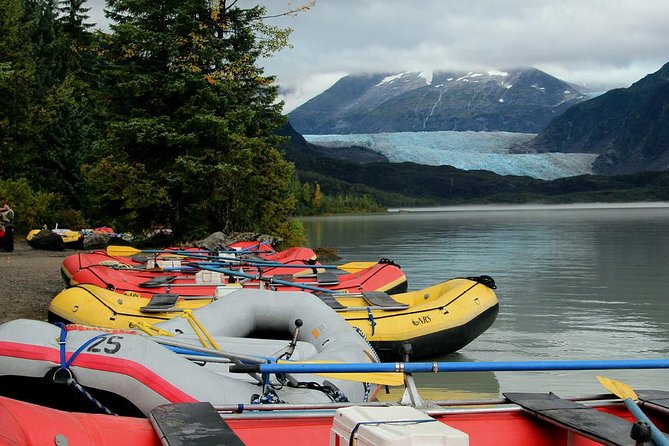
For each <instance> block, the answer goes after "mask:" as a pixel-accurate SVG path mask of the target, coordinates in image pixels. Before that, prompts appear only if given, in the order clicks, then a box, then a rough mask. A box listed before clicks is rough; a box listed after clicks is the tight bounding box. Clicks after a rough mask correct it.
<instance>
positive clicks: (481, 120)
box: [288, 68, 587, 134]
mask: <svg viewBox="0 0 669 446" xmlns="http://www.w3.org/2000/svg"><path fill="white" fill-rule="evenodd" d="M585 99H587V95H586V92H585V91H584V90H583V89H581V88H578V87H575V86H573V85H571V84H568V83H566V82H564V81H561V80H560V79H557V78H555V77H553V76H551V75H549V74H546V73H544V72H543V71H540V70H537V69H535V68H520V69H512V70H506V71H490V72H480V73H475V72H434V73H428V72H421V73H417V72H408V73H401V74H388V73H385V74H365V75H349V76H346V77H344V78H342V79H340V80H339V81H338V82H337V83H335V84H334V85H333V86H332V87H330V88H329V89H328V90H326V91H324V92H323V93H321V94H320V95H318V96H316V97H314V98H313V99H311V100H310V101H308V102H306V103H305V104H303V105H301V106H300V107H298V108H296V109H295V110H293V111H292V112H290V113H289V114H288V119H289V120H290V122H291V124H292V125H293V126H294V127H295V129H296V130H297V131H298V132H300V133H302V134H350V133H380V132H424V131H439V130H458V131H464V130H472V131H508V132H521V133H538V132H539V131H540V130H541V129H543V128H544V126H545V125H546V124H547V123H548V122H549V121H550V120H551V119H552V118H554V117H555V116H557V115H559V114H560V113H562V112H563V111H564V110H566V109H567V108H568V107H569V106H571V105H573V104H576V103H578V102H580V101H583V100H585Z"/></svg>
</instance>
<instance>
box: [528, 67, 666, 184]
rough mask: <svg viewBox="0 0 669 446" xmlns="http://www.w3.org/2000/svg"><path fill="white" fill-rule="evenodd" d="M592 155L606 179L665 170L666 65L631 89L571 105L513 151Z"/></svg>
mask: <svg viewBox="0 0 669 446" xmlns="http://www.w3.org/2000/svg"><path fill="white" fill-rule="evenodd" d="M516 150H517V151H535V152H576V153H596V154H598V155H599V156H598V157H597V159H596V161H595V163H594V165H593V169H594V171H595V172H597V173H600V174H605V175H612V174H627V173H633V172H641V171H664V170H666V169H668V168H669V63H667V64H665V65H664V66H663V67H662V68H661V69H660V70H659V71H657V72H655V73H653V74H649V75H648V76H646V77H644V78H643V79H641V80H639V81H638V82H636V83H634V84H633V85H632V86H631V87H629V88H620V89H616V90H611V91H609V92H607V93H605V94H603V95H601V96H598V97H596V98H593V99H591V100H589V101H586V102H582V103H580V104H577V105H574V106H573V107H571V108H570V109H568V110H567V111H565V113H563V114H562V115H560V116H558V117H556V118H555V119H554V120H553V121H551V122H550V124H549V125H548V126H547V127H546V128H545V129H544V130H543V131H542V132H541V133H540V134H539V135H538V136H537V137H536V138H535V139H533V140H532V141H530V142H529V143H526V144H524V145H523V146H522V147H520V148H518V149H516Z"/></svg>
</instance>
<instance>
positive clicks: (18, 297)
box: [0, 240, 76, 323]
mask: <svg viewBox="0 0 669 446" xmlns="http://www.w3.org/2000/svg"><path fill="white" fill-rule="evenodd" d="M75 252H76V251H42V250H37V249H33V248H31V247H30V246H29V245H28V244H27V243H26V242H25V241H21V240H17V241H16V243H15V245H14V252H10V253H7V252H0V323H2V322H7V321H10V320H13V319H21V318H26V319H38V320H46V317H47V308H48V306H49V302H51V299H53V297H54V296H55V295H56V294H58V293H59V292H60V291H61V290H62V289H63V288H64V287H65V284H64V283H63V280H62V279H61V277H60V264H61V262H62V261H63V259H64V258H65V257H67V256H68V255H70V254H74V253H75Z"/></svg>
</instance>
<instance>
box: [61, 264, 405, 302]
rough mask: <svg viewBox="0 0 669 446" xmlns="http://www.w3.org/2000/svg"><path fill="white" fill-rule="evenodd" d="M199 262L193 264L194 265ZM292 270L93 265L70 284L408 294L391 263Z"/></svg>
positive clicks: (141, 292)
mask: <svg viewBox="0 0 669 446" xmlns="http://www.w3.org/2000/svg"><path fill="white" fill-rule="evenodd" d="M201 263H202V262H199V263H198V262H196V263H194V265H198V264H201ZM282 265H283V264H282ZM294 266H298V267H299V268H303V267H305V268H306V267H307V266H306V265H305V264H304V263H302V262H299V265H296V264H295V263H294V262H290V263H287V264H285V266H273V267H271V268H266V267H263V268H262V269H259V270H257V271H248V269H249V268H247V270H246V271H238V270H233V269H223V270H221V269H220V268H216V269H217V271H209V270H202V271H201V270H200V269H198V268H196V267H192V266H191V267H187V268H188V269H187V270H186V271H184V270H182V269H181V267H177V268H178V269H179V271H173V272H171V271H159V272H153V271H146V270H144V271H136V270H130V269H125V268H120V269H119V268H113V267H110V266H108V265H91V266H89V267H87V268H84V269H81V270H79V271H77V272H76V273H74V275H73V276H72V277H71V279H70V285H78V284H91V285H97V286H100V287H103V288H107V289H109V290H113V291H118V292H120V293H132V294H134V295H137V296H142V297H148V298H150V297H152V296H155V295H157V294H169V293H176V294H179V295H180V296H184V297H190V296H205V297H206V296H209V297H213V296H214V295H221V293H223V294H227V292H229V291H230V290H234V289H237V288H238V287H239V286H243V287H245V288H267V289H273V290H278V291H297V290H307V291H325V292H326V291H334V292H342V293H357V292H361V291H383V292H386V293H389V294H395V293H399V292H404V291H406V290H407V278H406V275H405V274H404V272H403V271H402V270H401V268H400V267H399V266H397V265H396V264H394V263H392V262H379V263H374V264H372V265H370V266H369V267H368V268H365V269H362V270H360V271H358V272H355V273H349V272H347V271H345V270H341V269H328V270H323V269H320V268H318V266H317V265H314V266H313V267H308V269H306V270H304V271H303V272H300V273H295V274H293V273H292V272H293V271H295V270H296V268H293V267H294ZM250 268H258V267H250ZM299 268H298V269H299ZM314 270H315V271H314ZM196 271H197V272H196ZM221 271H224V272H221ZM305 272H306V274H305ZM226 273H227V274H226Z"/></svg>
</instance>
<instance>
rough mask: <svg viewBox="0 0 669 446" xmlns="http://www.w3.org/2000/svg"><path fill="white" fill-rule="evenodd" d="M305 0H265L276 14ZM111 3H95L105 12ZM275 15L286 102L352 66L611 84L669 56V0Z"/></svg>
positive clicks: (329, 0) (359, 1)
mask: <svg viewBox="0 0 669 446" xmlns="http://www.w3.org/2000/svg"><path fill="white" fill-rule="evenodd" d="M257 3H258V2H257V1H256V0H239V1H238V3H237V5H239V6H241V7H251V6H255V5H256V4H257ZM305 3H306V0H297V1H296V0H293V1H288V0H271V1H265V2H264V4H265V5H266V7H267V9H268V13H269V14H276V13H280V12H284V11H287V10H290V9H291V8H293V7H295V6H296V5H301V4H305ZM103 5H104V1H103V0H89V1H88V2H87V4H86V6H88V7H91V11H90V15H91V16H92V17H93V18H96V19H97V18H98V17H99V18H100V19H102V18H103V15H102V7H103ZM268 22H269V23H270V24H272V25H276V26H280V27H289V28H292V29H293V33H292V36H291V44H292V48H287V49H284V50H282V51H280V52H278V53H276V54H275V55H274V56H273V57H272V58H270V59H266V60H263V61H261V63H262V65H263V66H264V68H265V72H266V73H267V74H271V75H276V76H277V80H278V83H279V84H280V86H281V91H282V98H283V99H284V100H285V102H286V107H285V109H284V110H285V111H290V110H291V109H292V108H294V107H296V106H298V105H299V104H301V103H303V102H305V101H307V100H308V99H309V98H311V97H313V96H315V95H317V94H318V93H320V92H322V91H323V90H325V89H326V88H328V87H329V86H330V85H332V84H333V83H334V82H336V80H337V79H339V78H340V77H341V76H344V75H346V74H349V73H362V72H402V71H407V70H416V71H418V70H488V69H503V68H512V67H520V66H532V67H536V68H539V69H541V70H544V71H546V72H547V73H549V74H552V75H553V76H556V77H559V78H561V79H564V80H566V81H569V82H573V83H576V84H582V85H583V84H585V85H587V86H590V87H591V88H595V89H608V88H613V87H623V86H629V85H630V84H632V83H633V82H635V81H636V80H638V79H640V78H642V77H643V76H645V75H646V74H649V73H652V72H655V71H657V70H658V69H659V68H660V67H661V66H662V65H664V64H665V63H666V62H667V61H669V39H667V38H666V31H667V30H668V29H669V2H668V1H666V0H646V1H644V2H642V3H639V2H638V1H637V0H616V1H610V0H587V1H584V0H560V1H555V0H505V1H499V0H449V1H444V0H421V1H419V2H407V1H399V0H317V2H316V5H315V6H314V7H313V8H311V9H310V10H309V11H305V12H301V13H298V14H297V15H294V16H285V17H280V18H276V19H269V20H268ZM99 23H101V22H99Z"/></svg>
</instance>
